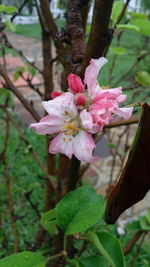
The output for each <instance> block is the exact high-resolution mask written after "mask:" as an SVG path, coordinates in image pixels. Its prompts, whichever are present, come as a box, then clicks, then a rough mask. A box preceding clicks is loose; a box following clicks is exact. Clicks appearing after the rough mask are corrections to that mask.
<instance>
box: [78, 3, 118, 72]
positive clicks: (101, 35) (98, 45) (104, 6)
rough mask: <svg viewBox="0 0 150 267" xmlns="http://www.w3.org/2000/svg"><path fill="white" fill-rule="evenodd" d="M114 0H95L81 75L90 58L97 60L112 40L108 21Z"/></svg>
mask: <svg viewBox="0 0 150 267" xmlns="http://www.w3.org/2000/svg"><path fill="white" fill-rule="evenodd" d="M113 2H114V0H95V4H94V11H93V19H92V25H91V31H90V36H89V40H88V44H87V49H86V55H85V59H84V62H83V68H82V73H84V71H85V68H86V67H87V65H88V64H89V61H90V59H91V58H99V57H101V56H102V55H103V54H104V51H105V48H106V47H107V46H108V44H109V42H110V41H111V38H112V33H111V32H110V31H109V29H108V26H109V20H110V15H111V11H112V6H113Z"/></svg>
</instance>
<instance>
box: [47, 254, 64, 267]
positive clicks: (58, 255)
mask: <svg viewBox="0 0 150 267" xmlns="http://www.w3.org/2000/svg"><path fill="white" fill-rule="evenodd" d="M62 256H65V254H64V252H61V253H58V254H56V255H54V256H50V257H48V258H47V259H46V263H48V262H49V261H51V260H53V259H56V258H59V257H62ZM45 266H46V265H45Z"/></svg>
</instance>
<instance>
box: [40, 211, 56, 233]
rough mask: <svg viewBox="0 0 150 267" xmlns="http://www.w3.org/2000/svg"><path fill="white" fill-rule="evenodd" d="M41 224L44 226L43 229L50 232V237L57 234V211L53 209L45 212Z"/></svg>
mask: <svg viewBox="0 0 150 267" xmlns="http://www.w3.org/2000/svg"><path fill="white" fill-rule="evenodd" d="M40 223H41V225H42V226H43V228H44V229H45V230H47V231H48V233H49V234H50V235H55V234H57V228H56V210H55V209H52V210H49V211H47V212H45V213H44V214H43V215H42V217H41V221H40Z"/></svg>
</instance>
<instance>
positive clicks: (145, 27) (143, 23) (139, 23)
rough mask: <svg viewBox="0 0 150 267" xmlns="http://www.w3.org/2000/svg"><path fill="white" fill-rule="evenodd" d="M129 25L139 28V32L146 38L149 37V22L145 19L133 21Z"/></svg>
mask: <svg viewBox="0 0 150 267" xmlns="http://www.w3.org/2000/svg"><path fill="white" fill-rule="evenodd" d="M131 23H132V24H133V25H134V26H136V27H138V28H139V32H140V33H141V34H143V35H145V36H147V37H150V21H149V20H146V19H135V20H132V21H131Z"/></svg>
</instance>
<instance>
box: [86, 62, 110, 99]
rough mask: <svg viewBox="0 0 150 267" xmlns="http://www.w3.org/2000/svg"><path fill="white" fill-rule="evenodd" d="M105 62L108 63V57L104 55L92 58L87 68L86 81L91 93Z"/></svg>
mask: <svg viewBox="0 0 150 267" xmlns="http://www.w3.org/2000/svg"><path fill="white" fill-rule="evenodd" d="M105 63H107V59H106V58H104V57H101V58H99V59H91V61H90V64H89V65H88V67H87V68H86V71H85V78H84V83H85V84H86V85H87V87H88V91H89V94H90V95H91V93H92V91H93V90H94V88H95V86H96V83H97V77H98V74H99V71H100V70H101V68H102V67H103V65H104V64H105Z"/></svg>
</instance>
